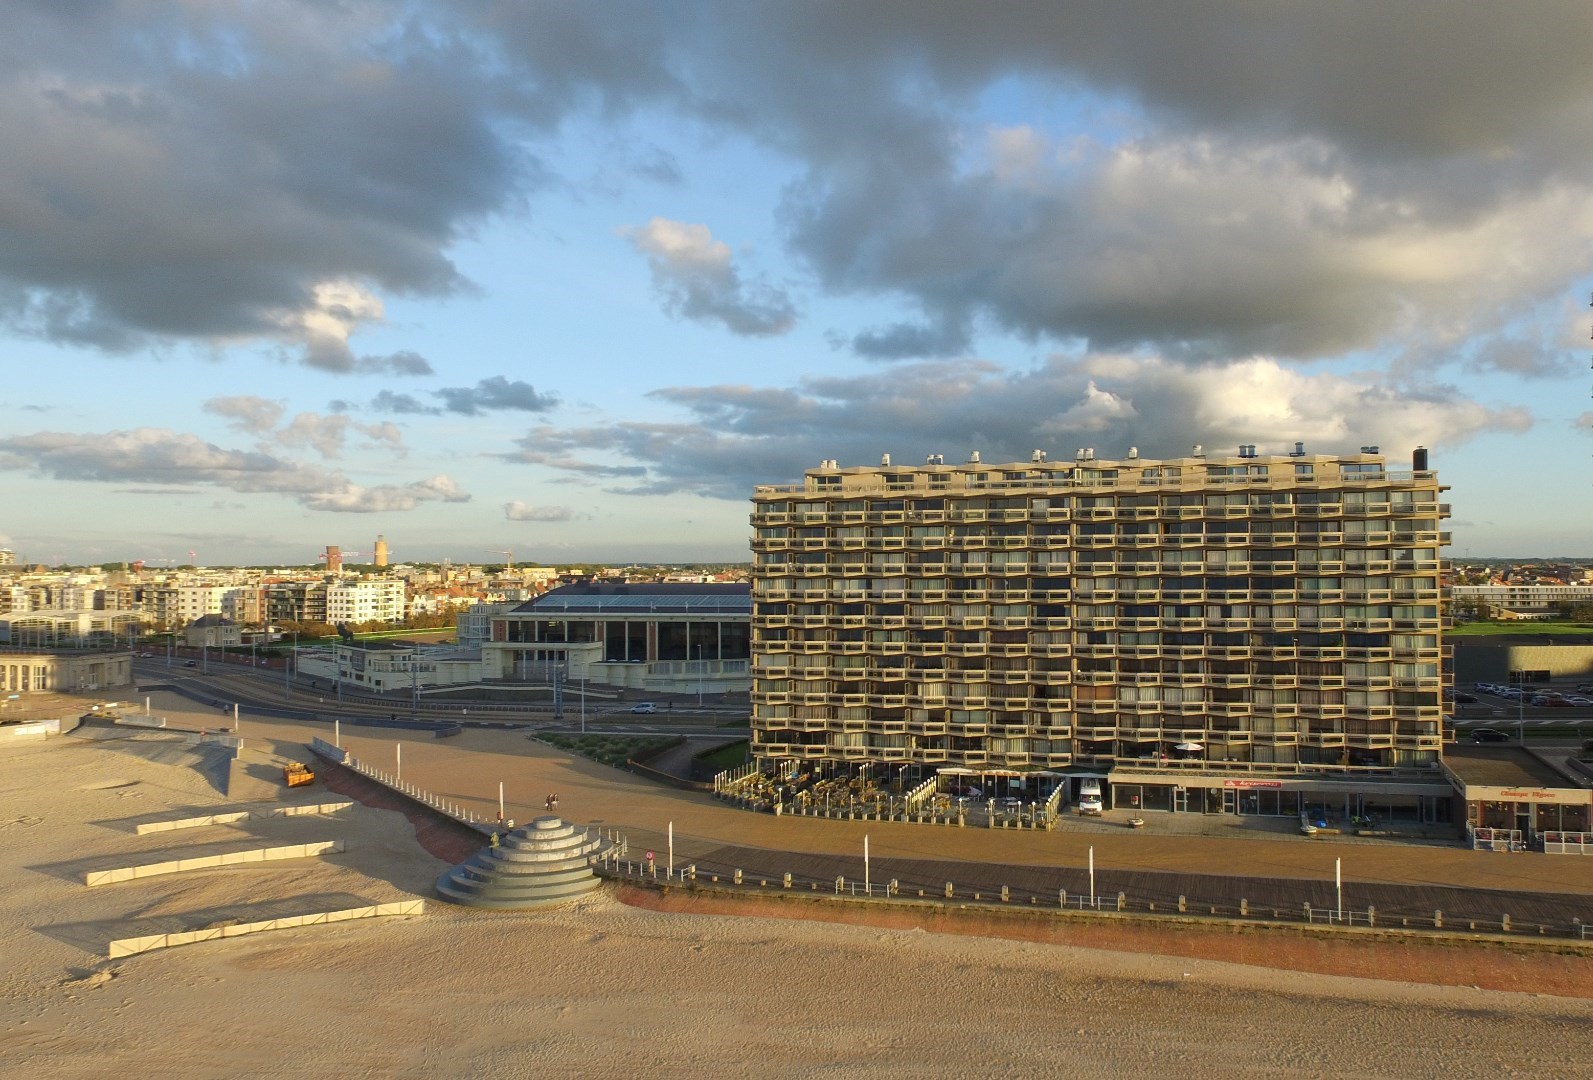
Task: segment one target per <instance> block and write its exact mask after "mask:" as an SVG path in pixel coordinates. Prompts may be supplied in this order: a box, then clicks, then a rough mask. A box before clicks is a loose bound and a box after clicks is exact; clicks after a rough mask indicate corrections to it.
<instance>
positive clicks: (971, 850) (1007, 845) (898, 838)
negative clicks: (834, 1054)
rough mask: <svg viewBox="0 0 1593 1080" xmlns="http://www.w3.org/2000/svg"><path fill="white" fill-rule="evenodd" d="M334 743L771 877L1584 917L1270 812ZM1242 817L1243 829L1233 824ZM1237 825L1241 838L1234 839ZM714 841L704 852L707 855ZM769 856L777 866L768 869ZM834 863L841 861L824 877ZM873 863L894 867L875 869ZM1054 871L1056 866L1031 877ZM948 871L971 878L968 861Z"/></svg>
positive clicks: (391, 765)
mask: <svg viewBox="0 0 1593 1080" xmlns="http://www.w3.org/2000/svg"><path fill="white" fill-rule="evenodd" d="M162 697H163V695H157V700H156V701H155V703H154V705H155V711H157V712H159V713H164V714H166V715H169V716H172V717H173V718H174V720H173V722H174V723H175V722H177V721H176V718H177V717H180V716H181V715H182V714H183V713H184V712H185V711H187V710H190V709H191V708H192V703H190V702H186V701H184V700H183V699H181V698H178V697H176V696H175V695H173V696H170V697H169V698H166V699H165V700H162ZM192 716H193V718H194V721H195V726H199V725H200V724H204V723H211V722H213V721H212V718H211V714H210V713H209V712H208V711H207V710H197V711H193V712H192ZM240 733H241V734H242V735H243V736H244V738H245V739H247V740H248V741H249V745H250V746H251V747H254V748H257V749H264V750H273V751H275V752H278V753H282V754H283V755H284V756H288V757H302V756H303V754H304V749H303V747H304V744H305V743H307V742H308V741H309V740H310V738H311V737H315V736H319V737H321V738H323V739H330V737H331V730H330V727H329V725H325V724H309V723H302V722H297V721H286V720H281V721H279V720H270V719H256V718H251V717H249V716H248V715H245V716H244V717H243V720H242V729H241V732H240ZM343 742H344V745H345V746H346V747H347V749H349V750H350V752H352V753H353V754H355V755H356V756H357V757H360V758H362V759H364V760H366V761H368V762H370V763H372V764H374V765H376V766H377V767H379V768H383V769H387V770H389V771H394V769H395V767H396V765H397V759H398V756H399V754H398V750H397V748H398V746H399V745H400V744H401V745H402V747H403V750H402V759H403V775H404V778H405V779H406V780H408V781H411V782H414V783H417V784H420V785H421V786H423V787H425V788H427V789H428V790H430V791H432V792H434V793H436V794H438V795H441V796H443V797H445V798H447V799H449V800H450V801H453V802H457V803H460V804H463V805H465V806H466V807H468V808H471V809H473V810H475V811H476V812H477V813H478V814H480V815H481V816H482V817H484V818H488V819H490V818H492V817H494V816H496V814H497V794H498V784H499V782H500V781H501V782H503V784H504V785H505V791H506V799H507V807H506V810H507V814H508V816H509V817H512V818H515V819H516V820H519V821H522V822H523V821H528V820H530V819H531V818H533V817H535V816H536V815H537V814H539V813H541V812H542V803H543V800H544V799H545V798H546V797H547V796H548V795H549V794H552V793H555V792H556V793H557V794H558V795H559V814H560V815H561V816H562V817H565V818H566V819H568V820H570V821H574V822H578V823H582V824H594V825H599V826H602V827H606V828H614V829H618V830H621V831H623V832H625V833H627V834H628V835H629V836H630V837H631V839H632V844H631V848H632V852H633V854H635V853H639V852H640V851H641V850H644V848H643V846H642V845H645V844H647V843H653V844H654V845H656V846H655V850H656V851H658V853H659V856H660V858H663V857H664V855H665V843H666V841H665V839H664V838H665V836H666V833H667V830H668V827H669V825H670V824H671V823H673V826H674V832H675V845H676V859H677V863H682V864H683V863H684V862H686V861H689V860H691V859H692V858H697V859H698V860H699V861H702V860H707V859H709V858H714V859H717V861H719V862H721V863H723V864H725V865H726V866H729V865H730V864H731V863H733V862H735V861H737V860H741V859H745V860H747V865H748V866H749V867H750V866H751V865H752V863H751V856H750V855H744V854H742V853H743V852H752V851H762V852H765V853H768V855H767V856H766V858H761V859H760V860H759V861H760V863H763V864H764V865H765V866H767V869H768V871H769V872H770V873H775V872H776V871H780V872H783V870H784V869H791V870H793V871H795V870H796V869H797V867H796V866H795V865H794V863H795V860H797V859H798V858H802V857H820V858H821V859H822V860H823V861H822V862H816V863H814V866H815V869H817V868H818V867H819V866H822V867H823V873H822V874H815V877H818V878H825V879H828V880H829V881H830V882H831V883H833V880H834V877H835V876H836V874H844V875H845V876H846V877H848V878H861V876H862V875H861V869H862V861H861V860H862V848H863V840H864V837H865V836H867V837H868V838H869V844H870V853H871V858H872V859H873V860H878V862H879V865H880V866H881V874H882V875H883V876H882V877H880V879H879V880H881V881H884V880H887V879H888V878H889V877H890V876H896V877H898V878H899V879H903V880H907V879H910V878H911V877H912V876H913V874H915V873H917V874H918V876H920V877H922V878H923V879H925V886H924V887H925V888H926V890H927V889H930V888H937V887H938V888H940V889H942V890H943V888H944V883H945V881H946V880H951V876H950V875H946V874H944V872H943V871H944V867H943V866H941V865H939V864H944V863H957V864H963V865H964V866H967V867H970V868H971V867H977V866H988V867H997V868H1001V869H1000V871H999V872H992V875H991V876H989V877H988V878H985V877H984V876H983V875H978V876H979V877H980V878H981V880H983V881H986V882H987V883H988V884H989V885H990V886H993V887H996V888H999V886H1000V884H1009V885H1012V886H1014V887H1018V886H1019V885H1020V881H1019V879H1018V877H1017V876H1016V875H1018V874H1020V873H1022V874H1030V875H1033V877H1032V880H1033V891H1035V892H1036V894H1037V895H1038V894H1041V893H1044V894H1046V895H1054V889H1055V888H1058V887H1060V888H1067V889H1069V891H1070V893H1074V894H1076V893H1077V892H1078V891H1079V884H1078V883H1079V882H1080V881H1082V880H1084V879H1082V878H1080V877H1079V876H1078V874H1079V872H1080V871H1082V870H1084V868H1085V867H1086V866H1087V865H1088V861H1089V859H1090V856H1091V853H1092V850H1093V855H1094V859H1095V864H1096V869H1097V891H1099V892H1110V893H1112V894H1113V895H1114V896H1115V893H1116V891H1117V890H1118V888H1120V887H1121V886H1119V885H1116V884H1113V882H1114V881H1116V879H1115V878H1109V877H1106V876H1105V875H1109V874H1122V873H1131V874H1144V875H1155V874H1164V875H1200V876H1202V877H1207V878H1220V879H1240V880H1242V881H1243V882H1245V883H1244V884H1243V885H1242V886H1235V885H1231V884H1224V885H1221V887H1220V888H1217V889H1216V891H1215V892H1212V890H1199V889H1195V888H1194V886H1193V885H1191V884H1189V883H1187V882H1184V883H1179V882H1177V881H1176V880H1175V879H1173V878H1166V879H1159V883H1157V882H1153V881H1152V879H1150V878H1144V879H1143V880H1142V886H1143V888H1145V889H1146V890H1147V891H1154V892H1160V893H1161V894H1163V895H1167V896H1169V897H1176V895H1177V894H1178V892H1179V891H1183V892H1185V893H1186V894H1187V895H1190V896H1191V897H1195V896H1205V895H1207V894H1208V893H1210V894H1211V895H1213V896H1220V897H1224V898H1227V899H1228V900H1229V901H1233V900H1237V899H1238V898H1239V897H1240V896H1243V897H1244V898H1246V899H1249V900H1251V901H1252V902H1254V903H1257V904H1259V903H1261V897H1262V896H1263V892H1262V891H1261V890H1262V887H1263V886H1262V884H1256V885H1250V884H1248V882H1250V881H1255V882H1258V883H1264V882H1274V883H1277V882H1283V883H1286V884H1287V883H1293V884H1290V886H1289V887H1290V889H1292V890H1294V891H1292V892H1290V893H1289V895H1290V896H1291V897H1299V896H1303V895H1307V894H1309V895H1311V896H1314V897H1319V898H1323V899H1325V894H1322V893H1321V889H1322V888H1324V887H1327V888H1329V889H1331V883H1332V880H1333V870H1334V862H1335V860H1336V859H1337V860H1341V862H1342V867H1343V877H1344V883H1345V888H1346V895H1347V896H1349V895H1353V894H1352V893H1351V892H1350V890H1351V889H1354V888H1359V887H1362V886H1377V885H1396V886H1404V887H1407V888H1420V889H1467V890H1485V891H1492V892H1494V893H1496V894H1499V895H1500V896H1509V897H1516V896H1517V894H1521V893H1548V894H1574V895H1577V896H1582V897H1587V898H1588V905H1587V906H1588V911H1587V912H1585V913H1584V914H1583V915H1582V916H1581V917H1582V918H1583V921H1584V922H1593V859H1586V858H1579V857H1576V856H1554V855H1544V854H1540V853H1531V852H1527V853H1517V854H1507V853H1495V852H1478V851H1470V850H1466V849H1464V848H1462V847H1460V846H1459V845H1458V844H1453V843H1448V844H1439V843H1418V842H1407V841H1378V840H1365V839H1360V838H1348V837H1331V838H1329V837H1303V836H1299V835H1298V834H1297V833H1289V832H1275V833H1274V832H1269V831H1268V830H1269V829H1270V828H1275V827H1279V826H1282V825H1283V824H1284V822H1285V820H1286V819H1265V818H1256V819H1206V825H1207V826H1208V827H1209V828H1212V829H1220V830H1222V833H1223V834H1222V835H1185V834H1181V833H1178V832H1175V831H1173V830H1174V826H1175V823H1174V822H1173V821H1172V820H1171V819H1172V818H1173V815H1163V814H1150V815H1147V816H1146V821H1147V824H1146V826H1145V828H1144V829H1128V828H1126V827H1121V826H1117V825H1114V823H1113V822H1112V820H1111V819H1110V818H1108V819H1106V820H1104V821H1100V822H1083V821H1079V820H1077V819H1075V818H1068V819H1066V820H1064V822H1063V824H1062V826H1061V827H1060V828H1059V829H1057V830H1056V831H1054V832H1044V831H1031V830H1024V831H1019V830H1013V829H982V828H974V827H968V828H957V827H955V826H931V825H916V824H905V823H901V822H879V821H868V822H865V821H843V820H836V819H830V820H826V819H823V818H803V817H793V816H786V815H782V816H780V817H776V816H774V815H772V814H755V813H751V812H748V811H744V810H738V809H735V808H733V807H730V806H728V805H726V804H725V803H722V802H719V801H718V800H716V799H714V798H713V797H712V796H709V795H703V794H699V793H696V792H690V791H678V790H674V789H670V788H665V787H663V786H661V785H657V784H653V783H651V782H648V781H645V780H642V779H641V778H639V777H637V776H634V775H632V774H630V773H628V772H625V771H623V770H619V769H613V768H609V767H606V766H602V765H598V764H596V763H594V762H591V761H588V760H586V759H584V758H579V757H575V756H572V755H570V754H568V753H565V752H563V751H559V750H555V749H553V748H551V747H548V746H546V745H543V744H541V743H538V742H535V741H532V740H531V739H528V738H527V737H526V736H525V734H523V733H521V732H514V731H473V730H472V731H466V732H465V733H464V734H462V735H458V736H455V737H453V738H448V739H432V738H428V737H418V736H417V733H413V732H404V731H396V730H384V729H373V728H359V729H354V730H352V731H351V730H350V729H348V728H345V729H344V730H343ZM1180 816H1181V817H1186V818H1190V819H1197V820H1198V819H1199V818H1200V816H1199V815H1180ZM1236 823H1237V824H1236ZM1248 823H1254V825H1255V827H1254V828H1246V827H1244V826H1245V825H1246V824H1248ZM1241 836H1242V837H1244V838H1243V839H1239V838H1236V837H1241ZM716 852H717V853H720V854H719V855H717V856H716V855H714V853H716ZM832 860H833V861H832ZM781 863H786V864H791V865H787V866H784V867H782V866H781V865H780V864H781ZM838 866H842V867H844V866H851V867H852V869H840V870H837V871H836V874H832V873H830V869H831V868H833V867H838ZM886 867H893V868H894V869H893V871H888V870H886V869H885V868H886ZM915 868H916V869H915ZM1064 872H1065V873H1066V874H1067V875H1072V876H1069V877H1066V878H1065V879H1064V878H1063V877H1055V878H1048V877H1044V876H1043V875H1044V874H1048V873H1056V874H1063V873H1064ZM962 873H963V874H964V875H965V876H967V877H968V879H969V880H970V881H973V880H974V877H975V871H974V870H972V869H969V870H966V871H963V872H962ZM998 879H1005V880H998ZM1023 880H1024V881H1029V880H1031V878H1028V877H1026V878H1024V879H1023ZM937 883H938V884H937ZM916 887H917V886H914V888H915V890H916ZM1086 887H1087V886H1086ZM1236 890H1242V891H1236ZM1125 891H1126V890H1125ZM1279 895H1280V897H1281V896H1282V894H1279ZM1366 895H1368V896H1370V895H1373V894H1371V893H1367V894H1366ZM1413 896H1414V894H1413ZM1483 899H1486V898H1479V900H1478V903H1477V904H1476V905H1466V906H1463V907H1454V906H1453V905H1451V908H1446V909H1445V910H1456V911H1460V910H1467V909H1469V910H1473V911H1477V912H1479V913H1495V912H1498V911H1500V910H1501V909H1500V908H1499V906H1498V905H1497V904H1496V903H1495V902H1493V901H1492V900H1490V901H1489V902H1487V903H1486V904H1483ZM1312 902H1313V903H1315V902H1316V901H1315V900H1313V901H1312ZM1554 902H1555V903H1556V905H1558V904H1559V903H1560V901H1554ZM1429 905H1430V906H1429ZM1357 906H1364V905H1363V904H1359V905H1357ZM1379 906H1380V907H1385V908H1386V909H1387V910H1389V911H1394V910H1396V909H1409V910H1413V911H1426V912H1428V913H1429V914H1430V911H1431V909H1432V908H1433V907H1443V906H1444V905H1443V904H1442V903H1438V902H1436V901H1434V900H1431V899H1430V898H1421V897H1420V896H1415V898H1414V899H1411V900H1410V901H1409V902H1408V903H1394V902H1392V901H1385V904H1383V905H1379ZM1502 910H1504V911H1508V912H1509V913H1510V914H1511V915H1512V916H1513V917H1515V918H1516V919H1518V920H1526V919H1529V918H1530V917H1531V916H1529V915H1528V914H1527V909H1526V908H1525V907H1523V906H1522V901H1520V900H1518V899H1512V900H1511V904H1510V906H1509V907H1507V908H1503V909H1502Z"/></svg>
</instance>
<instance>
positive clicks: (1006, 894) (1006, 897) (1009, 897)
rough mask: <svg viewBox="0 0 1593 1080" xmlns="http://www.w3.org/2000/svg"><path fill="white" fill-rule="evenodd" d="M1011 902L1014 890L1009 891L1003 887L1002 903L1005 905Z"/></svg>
mask: <svg viewBox="0 0 1593 1080" xmlns="http://www.w3.org/2000/svg"><path fill="white" fill-rule="evenodd" d="M1011 900H1012V890H1010V889H1008V888H1007V887H1006V886H1005V885H1003V886H1001V902H1002V903H1003V904H1005V903H1009V902H1010V901H1011Z"/></svg>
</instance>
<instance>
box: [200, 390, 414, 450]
mask: <svg viewBox="0 0 1593 1080" xmlns="http://www.w3.org/2000/svg"><path fill="white" fill-rule="evenodd" d="M203 408H204V410H205V411H206V412H208V413H212V414H214V415H216V416H220V417H224V418H226V419H227V420H228V422H229V426H231V427H232V428H233V429H234V430H236V431H241V432H243V433H245V434H248V435H256V436H259V437H260V438H261V440H262V445H273V444H274V445H277V446H285V447H295V448H296V447H305V446H308V447H310V448H312V449H314V450H315V451H316V452H317V453H319V454H320V455H321V456H322V457H326V458H335V457H339V456H341V454H342V452H343V445H344V443H345V441H346V440H347V438H348V433H349V432H350V431H356V432H359V433H361V434H363V435H365V436H366V437H367V438H369V439H371V440H372V442H373V443H375V444H380V445H385V446H387V447H389V448H391V449H396V450H399V451H402V450H403V449H404V441H403V435H402V433H401V432H400V431H399V430H398V427H397V426H396V425H394V424H392V423H388V422H383V423H380V424H374V425H372V424H359V423H355V422H354V421H353V420H352V419H350V418H349V417H348V416H347V415H346V414H344V413H342V412H334V413H333V414H332V415H331V416H322V415H320V414H319V413H313V412H303V413H298V414H297V415H295V416H294V417H293V419H292V420H289V421H288V422H287V423H286V424H283V425H282V427H280V428H278V427H277V424H278V423H279V422H280V421H281V420H282V416H283V414H284V413H285V412H286V408H285V407H284V406H283V404H282V403H281V402H279V401H272V400H270V399H268V398H262V397H255V396H253V395H248V394H239V395H236V396H232V397H217V398H211V399H210V400H208V401H206V402H205V403H204V406H203Z"/></svg>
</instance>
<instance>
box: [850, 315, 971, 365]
mask: <svg viewBox="0 0 1593 1080" xmlns="http://www.w3.org/2000/svg"><path fill="white" fill-rule="evenodd" d="M968 346H969V335H968V326H967V325H966V324H965V323H959V322H945V323H941V324H940V325H937V326H927V325H924V324H923V323H895V324H893V325H891V326H887V327H883V328H881V329H878V330H865V331H864V332H863V333H861V334H858V335H857V336H856V337H854V338H853V339H852V350H853V351H854V352H856V353H857V355H859V356H861V357H863V358H864V359H867V360H908V359H912V360H925V359H936V358H939V357H943V356H956V355H957V354H959V353H962V352H964V351H966V350H967V348H968Z"/></svg>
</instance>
